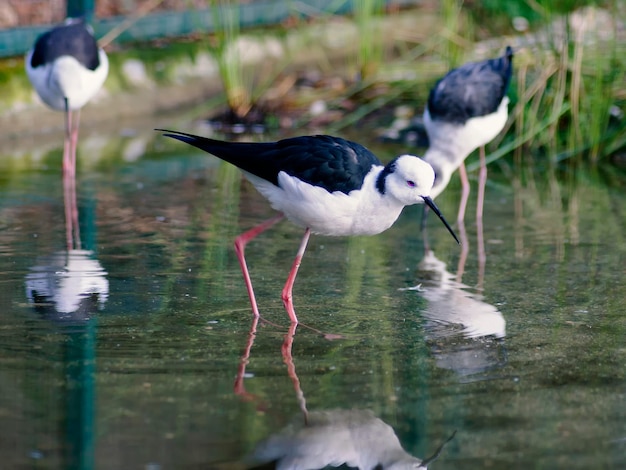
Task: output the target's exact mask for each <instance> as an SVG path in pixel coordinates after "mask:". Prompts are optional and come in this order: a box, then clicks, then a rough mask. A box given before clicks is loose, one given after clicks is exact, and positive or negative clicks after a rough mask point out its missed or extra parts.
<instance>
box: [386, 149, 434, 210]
mask: <svg viewBox="0 0 626 470" xmlns="http://www.w3.org/2000/svg"><path fill="white" fill-rule="evenodd" d="M383 173H384V174H381V177H382V178H384V187H383V188H384V189H383V191H384V194H388V195H389V196H391V197H393V198H395V199H397V200H398V201H400V202H401V203H402V204H404V205H405V206H408V205H411V204H418V203H422V202H424V198H425V197H429V196H430V191H431V189H432V187H433V183H434V182H435V172H434V170H433V168H432V167H431V166H430V165H429V164H428V163H426V162H425V161H424V160H422V159H421V158H418V157H416V156H414V155H402V156H400V157H398V158H396V159H395V160H393V161H392V162H391V163H389V164H388V165H387V166H386V167H385V169H384V170H383ZM379 189H380V188H379Z"/></svg>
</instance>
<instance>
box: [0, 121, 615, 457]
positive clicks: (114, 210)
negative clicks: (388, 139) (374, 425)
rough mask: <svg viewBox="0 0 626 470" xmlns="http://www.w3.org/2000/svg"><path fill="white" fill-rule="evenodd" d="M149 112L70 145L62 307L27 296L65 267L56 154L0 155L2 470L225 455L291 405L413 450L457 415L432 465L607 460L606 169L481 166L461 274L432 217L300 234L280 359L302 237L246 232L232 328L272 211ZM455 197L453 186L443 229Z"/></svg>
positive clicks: (259, 436) (609, 273) (609, 244)
mask: <svg viewBox="0 0 626 470" xmlns="http://www.w3.org/2000/svg"><path fill="white" fill-rule="evenodd" d="M183 126H185V125H184V124H180V125H177V126H176V128H179V129H186V128H189V129H191V125H189V124H187V126H188V127H183ZM152 127H154V123H151V125H146V126H145V128H143V127H142V126H140V125H138V129H136V130H137V131H138V133H137V134H134V135H133V136H132V137H119V131H116V132H112V133H111V134H110V135H106V133H104V132H101V133H100V134H101V135H99V136H98V137H99V142H104V143H102V144H101V145H100V147H97V146H96V144H92V145H87V144H84V146H83V147H81V149H80V150H79V160H80V161H81V164H80V169H79V172H78V183H77V200H78V218H79V222H80V234H81V242H82V248H83V249H85V250H89V251H90V253H86V254H83V255H81V256H82V257H81V258H80V260H78V262H79V263H80V262H82V263H85V264H83V265H82V266H83V267H84V266H87V267H88V269H89V273H90V274H89V275H88V276H86V278H87V279H88V280H89V281H91V284H90V288H91V290H90V292H92V295H91V296H87V297H85V298H82V300H81V301H80V308H78V309H77V310H75V311H74V313H73V314H59V312H58V311H57V309H58V305H59V302H62V301H63V297H64V296H65V301H66V302H67V301H68V299H69V298H71V293H70V291H68V290H65V291H63V294H62V295H61V294H59V296H60V297H59V298H56V299H55V298H53V297H51V298H41V297H38V298H36V299H33V298H32V296H29V292H30V290H29V289H31V288H32V283H31V284H29V280H30V282H33V279H35V280H38V281H39V283H40V284H37V286H38V287H37V289H39V292H44V291H45V292H52V291H53V290H54V288H55V285H54V281H50V279H55V276H56V279H57V285H56V291H57V292H58V291H60V289H59V288H58V279H59V273H61V272H63V270H64V269H65V268H64V264H63V256H62V254H63V252H64V250H65V248H66V244H65V220H64V216H63V214H64V212H63V189H62V185H61V174H60V156H61V154H60V149H59V148H58V146H53V147H52V148H51V149H50V150H49V151H35V150H32V149H28V150H23V151H22V150H19V149H16V150H15V151H4V154H5V155H4V156H3V157H2V163H0V167H1V169H2V173H3V176H1V177H0V436H2V437H1V438H0V454H1V455H2V461H3V467H2V468H16V469H17V468H43V469H66V468H81V469H92V468H93V469H126V468H128V469H131V468H148V469H168V468H243V465H242V464H241V461H242V459H243V458H244V457H245V456H246V455H249V453H251V452H252V451H253V449H254V448H255V446H256V445H257V444H258V443H259V442H261V441H262V440H264V439H266V438H268V437H269V436H271V435H273V434H275V433H277V432H279V431H280V430H281V429H282V428H283V427H284V426H285V425H287V423H289V422H290V420H292V419H293V417H294V416H295V417H296V419H300V418H299V416H302V411H301V408H302V407H304V406H306V409H307V410H308V412H309V414H310V416H311V417H312V418H313V417H315V416H316V413H319V412H322V411H324V410H359V411H362V410H370V411H371V412H372V413H373V415H374V416H376V417H378V418H380V419H381V420H382V421H384V422H385V423H387V424H388V425H390V426H391V427H392V428H393V430H394V432H395V434H396V435H397V436H398V438H399V440H400V442H401V444H402V446H403V447H404V449H405V450H406V451H407V452H408V453H410V454H412V455H414V456H416V457H418V458H420V459H423V458H426V457H427V456H429V455H431V454H432V453H433V452H434V451H435V450H436V449H437V447H438V446H439V445H440V444H441V443H442V442H443V441H445V440H446V439H447V438H448V437H449V436H450V435H451V434H452V433H453V432H454V431H455V430H456V435H455V437H454V439H452V441H451V442H450V443H448V444H447V446H446V447H445V448H444V450H443V451H442V453H441V455H440V457H439V459H438V460H437V461H436V462H433V463H431V464H430V465H429V468H433V469H457V468H464V469H474V468H475V469H484V468H492V469H512V468H513V469H515V468H520V469H521V468H524V469H526V468H540V469H557V468H558V469H561V468H562V469H577V468H580V469H583V468H585V469H587V468H605V469H618V468H625V467H626V368H625V367H624V364H625V363H626V342H625V337H626V336H625V335H626V284H625V283H624V278H625V275H626V238H625V237H624V233H625V231H626V227H625V225H626V222H625V221H626V194H625V193H624V190H623V188H624V181H625V180H624V177H623V175H621V176H620V175H619V174H617V175H615V174H614V173H613V172H611V173H610V174H607V171H606V170H600V171H597V172H579V173H578V175H577V176H576V177H573V176H571V175H568V174H567V173H566V172H562V171H556V170H554V171H551V170H550V169H549V168H548V169H546V168H545V167H543V168H540V169H536V170H533V168H532V167H529V166H526V165H518V166H515V165H510V166H507V167H505V168H500V167H494V168H492V169H491V170H490V183H489V186H488V188H487V193H486V194H487V201H486V207H485V219H484V224H483V226H482V233H483V236H484V238H483V247H484V250H485V255H486V258H485V262H484V264H482V263H480V262H479V256H478V254H479V248H481V247H480V246H479V243H478V241H479V237H478V236H477V235H478V234H479V231H478V227H477V226H476V223H475V218H474V215H473V212H474V206H473V203H474V196H475V188H474V189H473V193H472V195H471V196H470V205H469V208H468V215H467V217H466V225H465V228H466V230H467V243H466V244H465V245H464V247H465V248H466V249H467V259H466V261H465V262H464V263H461V264H462V266H459V264H460V261H462V254H463V251H462V249H461V248H459V247H458V246H457V245H456V244H455V243H454V241H453V240H452V238H451V237H450V236H449V234H448V233H447V231H446V230H445V228H444V227H443V226H442V225H441V224H440V223H439V222H437V221H436V220H435V218H431V219H430V220H429V228H428V238H429V245H430V248H431V249H432V254H426V253H425V249H424V243H423V239H422V235H421V233H420V230H419V220H420V215H421V210H420V208H417V207H411V208H408V209H406V210H405V212H404V213H403V215H402V216H401V218H400V220H399V221H398V222H397V223H396V224H395V225H394V227H392V228H391V229H390V230H388V231H387V232H385V233H383V234H381V235H378V236H375V237H370V238H365V237H360V238H351V239H345V238H343V239H334V238H324V237H318V236H313V237H312V238H311V242H310V244H309V248H308V250H307V252H306V255H305V257H304V261H303V264H302V267H301V270H300V273H299V276H298V279H297V281H296V285H295V288H294V303H295V307H296V311H297V313H298V316H299V318H300V320H301V322H302V325H300V326H299V327H298V329H297V330H296V332H295V336H293V338H292V339H293V344H292V349H291V356H289V355H288V354H286V351H285V350H281V347H282V346H283V345H284V344H285V341H286V338H287V339H289V336H285V335H286V333H287V332H288V328H287V327H288V319H287V315H286V313H285V311H284V309H283V307H282V302H281V300H280V291H281V289H282V285H283V283H284V280H285V278H286V275H287V272H288V270H289V267H290V266H291V261H292V258H293V256H294V255H295V252H296V250H297V247H298V244H299V240H300V237H301V235H302V230H301V229H300V228H297V227H295V226H292V225H291V224H289V223H282V224H280V225H278V226H277V227H276V228H275V229H273V230H271V231H269V232H267V233H266V234H263V235H262V236H261V237H260V238H259V239H258V240H255V241H254V242H252V243H251V244H250V245H249V246H248V249H247V252H246V254H247V260H248V264H249V266H250V270H251V275H252V279H253V283H254V286H255V289H256V294H257V300H258V302H259V307H260V310H261V313H262V315H263V317H264V318H265V320H267V321H266V322H264V321H261V322H260V323H259V325H258V326H257V329H256V334H255V335H250V334H249V332H250V329H251V327H252V316H251V312H250V306H249V302H248V298H247V294H246V291H245V287H244V284H243V280H242V278H241V273H240V270H239V266H238V263H237V259H236V257H235V254H234V250H233V248H232V242H233V239H234V237H235V236H236V235H237V234H238V233H240V232H242V231H243V230H246V229H247V228H250V227H251V226H253V225H254V224H255V223H258V222H260V221H262V220H264V219H265V218H268V217H270V216H271V215H272V214H273V212H272V210H271V209H270V208H269V206H268V205H267V203H266V202H265V201H264V200H263V199H262V198H261V197H260V196H259V195H258V194H257V193H256V191H255V190H254V188H253V187H252V186H251V185H250V184H249V183H247V182H246V181H244V180H242V178H241V176H240V173H239V172H238V171H237V170H236V169H234V168H232V167H230V166H229V165H227V164H220V163H219V162H218V161H217V160H215V159H213V158H212V157H208V156H205V155H202V154H200V153H198V152H196V151H194V150H192V149H191V148H188V147H186V146H183V145H182V144H180V145H176V144H175V143H172V142H167V143H164V142H163V139H162V138H159V137H155V136H154V135H153V134H152V131H151V130H150V129H151V128H152ZM86 134H87V133H86ZM125 134H129V133H128V132H125ZM352 137H354V136H352ZM354 138H355V139H357V138H356V137H354ZM84 140H85V141H87V142H88V141H89V139H88V138H87V137H85V139H84ZM360 141H361V142H362V143H365V144H368V143H367V142H366V141H364V140H362V138H361V140H360ZM372 146H373V148H375V149H376V151H377V152H378V153H379V154H380V156H381V158H382V159H383V160H387V159H389V158H391V157H392V156H393V155H394V151H396V149H395V148H391V147H385V146H384V145H382V144H380V143H372ZM96 147H97V148H96ZM25 162H26V163H25ZM473 184H474V185H475V181H474V182H473ZM458 198H459V186H458V181H457V180H456V179H453V183H452V184H451V186H450V188H449V189H448V190H447V191H446V192H445V193H444V194H443V195H442V196H441V197H440V198H438V200H437V203H438V205H439V206H440V208H441V209H442V211H443V212H444V214H446V216H447V218H448V219H449V220H454V218H455V215H456V209H457V201H458ZM56 253H61V258H60V259H61V261H58V259H59V256H57V257H56V258H55V254H56ZM425 257H427V259H426V260H425V259H424V258H425ZM55 260H57V261H55ZM85 260H87V261H85ZM426 261H428V263H426ZM55 262H56V263H57V264H56V265H55ZM59 263H60V264H59ZM37 266H39V268H36V267H37ZM46 266H47V267H48V270H47V271H46V269H43V268H42V267H44V268H45V267H46ZM50 266H52V268H50ZM42 269H43V271H42ZM460 269H462V270H463V272H462V276H458V277H459V279H454V278H455V277H457V274H458V273H459V270H460ZM42 272H44V273H45V272H48V273H49V275H48V276H47V277H46V276H45V275H41V273H42ZM33 273H36V274H33ZM37 273H39V274H37ZM37 276H39V277H37ZM61 277H62V276H61ZM456 281H458V282H462V284H463V285H460V284H459V283H457V282H456ZM42 283H47V284H45V286H44V287H42V285H43V284H42ZM50 283H52V284H50ZM420 285H421V287H419V288H418V286H420ZM82 287H84V285H83V286H82ZM408 288H413V289H408ZM87 290H88V291H89V288H88V289H87ZM79 291H80V290H79ZM446 315H447V316H446ZM455 319H456V320H455ZM450 322H452V323H455V324H450ZM461 323H463V324H464V325H465V326H461V325H460V324H461ZM464 328H468V329H471V328H474V329H476V328H478V330H479V331H482V332H483V333H486V334H488V333H489V331H491V332H492V333H493V334H492V335H491V336H488V335H487V336H481V335H480V333H476V334H477V335H478V337H474V338H468V337H466V336H464V335H463V331H464ZM490 328H491V330H490ZM493 335H495V336H498V338H494V336H493ZM329 338H336V339H329ZM251 340H254V341H253V342H251ZM247 348H249V351H248V354H246V350H247ZM244 369H245V374H244ZM238 374H239V379H240V380H239V381H238V382H237V386H236V387H235V379H236V378H237V377H238ZM297 381H299V387H298V386H296V385H297V383H298V382H297ZM235 391H236V392H237V393H235ZM336 415H337V416H341V413H340V412H337V413H336ZM381 442H382V440H381Z"/></svg>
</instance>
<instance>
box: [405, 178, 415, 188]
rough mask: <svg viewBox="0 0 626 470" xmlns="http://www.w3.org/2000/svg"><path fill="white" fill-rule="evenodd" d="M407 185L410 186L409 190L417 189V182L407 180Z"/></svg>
mask: <svg viewBox="0 0 626 470" xmlns="http://www.w3.org/2000/svg"><path fill="white" fill-rule="evenodd" d="M406 184H407V185H408V186H409V188H414V187H415V181H411V180H407V182H406Z"/></svg>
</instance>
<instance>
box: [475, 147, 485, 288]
mask: <svg viewBox="0 0 626 470" xmlns="http://www.w3.org/2000/svg"><path fill="white" fill-rule="evenodd" d="M486 184H487V162H486V160H485V147H484V146H482V147H480V170H479V173H478V197H477V200H476V243H477V244H478V288H479V289H482V288H483V280H484V277H485V263H486V261H487V254H486V252H485V240H484V238H483V204H484V202H485V185H486Z"/></svg>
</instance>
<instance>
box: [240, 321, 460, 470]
mask: <svg viewBox="0 0 626 470" xmlns="http://www.w3.org/2000/svg"><path fill="white" fill-rule="evenodd" d="M257 325H258V319H255V320H253V323H252V328H251V330H250V334H249V336H248V341H247V343H246V348H245V350H244V355H243V356H242V360H241V362H240V366H239V369H238V373H237V378H236V380H235V393H236V394H238V395H240V396H241V397H243V398H244V399H246V400H253V399H255V397H254V396H253V395H251V394H249V393H248V392H246V391H245V387H244V386H243V380H244V376H245V369H246V365H247V364H248V362H249V360H250V352H251V350H252V345H253V342H254V338H255V336H256V328H257ZM296 328H297V325H296V324H293V325H292V326H291V327H290V329H289V332H288V333H287V334H286V335H285V338H284V341H283V344H282V347H281V352H282V356H283V361H284V363H285V365H286V366H287V372H288V374H289V377H290V379H291V381H292V384H293V386H294V390H295V392H296V396H297V397H298V403H299V406H300V411H301V413H298V414H297V415H296V416H295V418H294V419H293V420H292V421H291V422H290V423H289V424H288V425H286V426H285V427H284V428H283V429H282V430H280V431H278V432H277V433H275V434H272V435H271V436H269V437H268V438H266V439H264V440H262V441H261V442H259V443H258V444H257V445H256V447H255V448H254V450H253V451H252V452H251V453H250V454H249V455H248V456H247V457H246V458H245V459H244V462H243V466H244V467H243V468H246V469H248V470H254V469H256V470H261V469H278V470H305V469H308V470H312V469H323V468H326V467H328V466H332V467H339V466H342V465H345V466H347V467H351V468H358V469H360V470H375V469H380V470H390V469H393V470H401V469H407V470H408V469H412V470H418V469H426V468H427V465H428V464H429V463H430V462H432V461H434V460H435V459H437V458H438V457H439V455H440V453H441V451H442V450H443V448H444V446H445V445H446V444H447V443H448V442H449V441H450V440H452V438H453V437H454V435H455V433H453V434H452V435H451V436H450V437H449V438H448V439H447V440H446V441H445V442H444V443H443V444H441V445H440V446H439V448H438V449H437V450H436V451H435V453H434V454H433V455H432V456H431V457H429V458H428V459H425V460H421V459H419V458H417V457H415V456H413V455H411V454H409V453H408V452H407V451H405V450H404V449H403V447H402V445H401V443H400V440H399V439H398V437H397V436H396V433H395V431H394V430H393V428H392V427H391V426H389V425H388V424H387V423H385V422H384V421H383V420H381V419H380V418H378V417H376V415H375V414H374V413H373V412H372V411H370V410H360V409H330V410H319V411H309V410H307V407H306V400H305V398H304V393H303V391H302V389H301V387H300V380H299V378H298V375H297V373H296V367H295V363H294V361H293V357H292V353H291V351H292V345H293V341H294V337H295V333H296Z"/></svg>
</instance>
